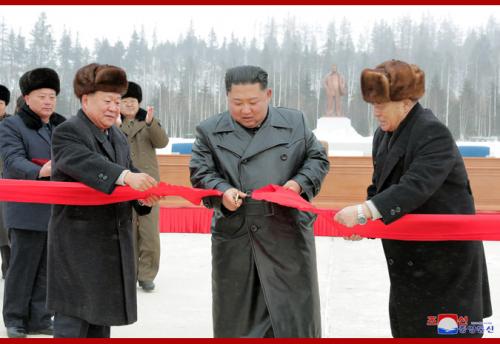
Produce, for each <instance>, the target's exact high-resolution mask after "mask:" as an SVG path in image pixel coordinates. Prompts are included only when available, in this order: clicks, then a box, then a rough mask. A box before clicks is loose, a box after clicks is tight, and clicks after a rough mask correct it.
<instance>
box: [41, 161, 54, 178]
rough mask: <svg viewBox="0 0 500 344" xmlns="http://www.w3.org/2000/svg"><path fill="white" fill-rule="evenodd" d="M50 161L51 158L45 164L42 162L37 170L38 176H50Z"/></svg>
mask: <svg viewBox="0 0 500 344" xmlns="http://www.w3.org/2000/svg"><path fill="white" fill-rule="evenodd" d="M51 161H52V160H49V161H47V162H46V163H45V164H43V166H42V168H41V169H40V172H38V178H44V177H50V174H51V172H52V164H51Z"/></svg>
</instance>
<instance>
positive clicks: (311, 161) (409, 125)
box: [0, 60, 492, 338]
mask: <svg viewBox="0 0 500 344" xmlns="http://www.w3.org/2000/svg"><path fill="white" fill-rule="evenodd" d="M225 86H226V94H227V111H224V112H222V113H220V114H216V115H214V116H212V117H211V118H209V119H207V120H205V121H203V122H202V123H200V124H199V125H198V126H197V128H196V140H195V142H194V144H193V150H192V157H191V162H190V165H189V169H190V176H191V183H192V185H193V186H194V187H197V188H204V189H217V190H219V191H221V192H222V193H223V196H221V197H207V198H205V199H204V201H203V203H204V205H205V206H206V207H209V208H213V209H214V215H213V220H212V225H211V232H212V305H213V312H212V315H213V334H214V336H215V337H258V338H263V337H315V338H318V337H321V317H320V298H319V287H318V277H317V262H316V250H315V239H314V232H313V224H314V221H315V219H316V217H315V215H313V214H311V213H308V212H303V211H299V210H297V209H294V208H288V207H284V206H280V205H277V204H274V203H270V202H265V201H257V200H254V199H252V191H253V190H255V189H258V188H261V187H263V186H266V185H268V184H277V185H281V186H283V187H284V188H285V189H288V190H290V191H291V192H294V193H296V194H298V195H300V196H301V197H303V198H304V199H305V200H307V201H311V200H312V199H313V198H314V197H315V196H316V195H317V194H318V193H319V192H320V189H321V184H322V182H323V180H324V178H325V176H326V175H327V174H328V173H329V170H330V164H329V160H328V155H327V152H326V151H325V149H324V148H323V146H322V145H321V144H320V143H319V142H318V140H317V139H316V137H315V136H314V134H313V133H312V131H311V130H310V129H309V128H308V126H307V123H306V121H305V119H304V115H303V113H302V112H301V111H300V110H295V109H289V108H284V107H274V106H272V105H271V99H272V89H271V88H270V87H269V85H268V74H267V72H266V71H264V70H263V69H262V68H260V67H257V66H248V65H245V66H237V67H234V68H231V69H229V70H227V72H226V75H225ZM19 87H20V90H21V93H22V97H21V99H20V102H19V108H18V109H17V110H16V111H15V114H14V115H12V116H9V115H7V114H6V106H8V104H9V101H10V91H9V90H8V89H7V88H6V87H5V86H2V85H0V121H1V123H0V156H1V160H2V162H3V171H2V177H3V178H11V179H22V180H52V181H60V182H81V183H83V184H85V185H87V186H89V187H91V188H93V189H95V190H98V191H101V192H103V193H106V194H111V193H112V192H113V190H114V189H115V188H116V186H119V185H121V186H129V187H130V188H132V189H135V190H140V191H147V190H149V189H150V188H153V187H155V186H156V185H157V183H158V182H159V171H158V164H157V160H156V154H155V149H156V148H162V147H165V146H166V145H167V143H168V137H167V134H166V133H165V130H164V129H163V128H162V127H161V124H160V122H159V121H158V120H157V119H156V118H155V117H154V109H153V108H152V107H147V108H146V109H143V108H141V107H140V104H141V102H142V90H141V87H140V86H139V85H138V84H137V83H134V82H132V81H129V80H128V79H127V75H126V72H125V71H124V70H123V69H122V68H120V67H116V66H112V65H106V64H98V63H92V64H89V65H86V66H84V67H82V68H80V69H79V70H78V71H77V73H76V75H75V77H74V81H73V91H74V94H75V96H76V97H77V99H78V100H79V101H80V104H81V108H80V109H79V110H78V112H77V113H76V115H74V116H69V115H70V114H62V115H61V114H58V113H57V112H56V105H57V96H58V94H59V92H60V80H59V76H58V74H57V72H56V71H54V70H52V69H50V68H36V69H33V70H30V71H28V72H26V73H25V74H23V75H22V77H21V78H20V80H19ZM361 91H362V94H363V98H364V100H365V101H366V102H368V103H370V104H372V105H373V110H374V111H373V112H374V116H375V117H376V119H377V120H378V121H379V125H380V126H379V128H378V129H377V131H376V133H375V135H374V141H373V167H374V173H373V181H372V184H371V185H369V186H368V189H367V201H366V202H363V203H361V204H357V205H352V206H348V207H346V208H344V209H342V210H340V211H339V212H338V213H337V214H336V215H335V218H334V219H335V221H336V222H338V223H339V224H342V225H344V226H348V227H354V226H357V225H361V226H362V225H364V224H366V223H367V221H383V222H384V223H386V224H388V223H391V222H393V221H397V220H398V219H399V218H401V217H402V216H403V215H405V214H409V213H416V214H419V213H427V214H429V213H430V214H474V212H475V208H474V200H473V196H472V192H471V189H470V186H469V182H468V178H467V172H466V170H465V167H464V163H463V160H462V158H461V156H460V154H459V152H458V149H457V147H456V145H455V142H454V140H453V138H452V136H451V134H450V132H449V130H448V129H447V128H446V126H445V125H443V124H442V123H441V122H439V120H438V119H437V118H436V117H435V116H434V114H433V113H432V111H431V110H429V109H424V108H423V107H422V106H421V105H420V103H419V102H418V100H419V99H420V98H421V97H422V96H423V95H424V92H425V77H424V72H423V71H422V70H421V69H420V68H419V67H418V66H416V65H411V64H408V63H406V62H403V61H396V60H391V61H386V62H384V63H382V64H380V65H378V66H377V67H376V68H373V69H365V70H363V72H362V74H361ZM337 102H338V101H337ZM338 112H339V113H340V112H341V111H340V110H339V111H338ZM263 171H269V173H263ZM331 173H335V171H332V172H331ZM159 200H160V198H159V197H158V196H151V197H149V198H147V199H143V200H135V201H130V202H122V203H114V204H108V205H98V206H72V205H52V206H51V205H43V204H35V203H14V202H7V203H3V204H2V208H3V211H2V214H3V219H2V221H1V222H2V223H1V225H3V228H0V229H1V230H0V252H1V256H2V274H3V275H4V276H5V289H4V302H3V318H4V324H5V327H6V331H7V335H8V336H9V337H12V338H20V337H26V336H27V335H29V334H47V335H53V336H54V337H72V338H75V337H110V328H111V326H116V325H126V324H131V323H133V322H135V321H137V299H136V293H137V283H138V284H139V287H141V288H142V289H143V290H144V291H151V290H153V289H154V288H155V283H154V279H155V277H156V274H157V273H158V270H159V258H160V241H159V231H158V211H159V209H158V201H159ZM27 214H29V215H27ZM346 239H348V240H360V239H361V237H360V236H359V235H356V234H354V235H352V236H351V237H348V238H346ZM382 244H383V247H384V252H385V255H386V259H387V266H388V271H389V276H390V281H391V289H390V300H389V310H390V312H389V313H390V321H391V330H392V334H393V336H394V337H436V336H437V332H436V329H435V328H432V327H430V326H427V324H426V319H427V316H428V315H429V314H444V313H450V314H461V315H466V316H468V317H469V319H470V320H471V321H475V322H482V320H483V318H486V317H488V316H490V315H491V314H492V310H491V301H490V297H489V286H488V276H487V270H486V261H485V256H484V250H483V246H482V243H481V242H474V241H443V242H426V241H421V242H412V241H398V240H382ZM165 336H168V333H165ZM457 336H459V337H480V336H482V334H481V333H477V332H475V333H467V332H465V333H460V334H458V335H457Z"/></svg>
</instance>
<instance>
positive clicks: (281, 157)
mask: <svg viewBox="0 0 500 344" xmlns="http://www.w3.org/2000/svg"><path fill="white" fill-rule="evenodd" d="M280 159H281V160H283V161H285V160H286V159H288V155H286V154H284V153H283V154H281V156H280Z"/></svg>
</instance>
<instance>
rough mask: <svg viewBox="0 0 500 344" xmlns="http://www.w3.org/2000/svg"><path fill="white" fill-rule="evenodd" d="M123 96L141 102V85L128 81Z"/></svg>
mask: <svg viewBox="0 0 500 344" xmlns="http://www.w3.org/2000/svg"><path fill="white" fill-rule="evenodd" d="M123 98H135V99H137V101H138V102H139V103H140V102H142V89H141V86H139V85H138V84H136V83H135V82H132V81H129V82H128V89H127V93H125V94H124V95H123V96H122V99H123Z"/></svg>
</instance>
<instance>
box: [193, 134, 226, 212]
mask: <svg viewBox="0 0 500 344" xmlns="http://www.w3.org/2000/svg"><path fill="white" fill-rule="evenodd" d="M189 171H190V177H191V184H192V185H193V187H195V188H201V189H216V190H219V191H221V192H225V191H226V190H227V189H230V188H232V187H233V186H232V185H231V184H229V183H228V182H227V181H226V180H225V179H224V178H223V177H222V176H221V175H220V173H219V172H218V170H217V165H216V162H215V160H214V158H213V154H212V149H211V147H210V146H209V143H208V140H207V136H206V134H205V133H204V132H203V129H202V128H201V127H200V126H197V127H196V140H195V141H194V143H193V151H192V153H191V161H190V163H189ZM203 204H204V205H205V206H206V207H208V208H218V207H220V205H221V197H206V198H205V199H204V200H203Z"/></svg>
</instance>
